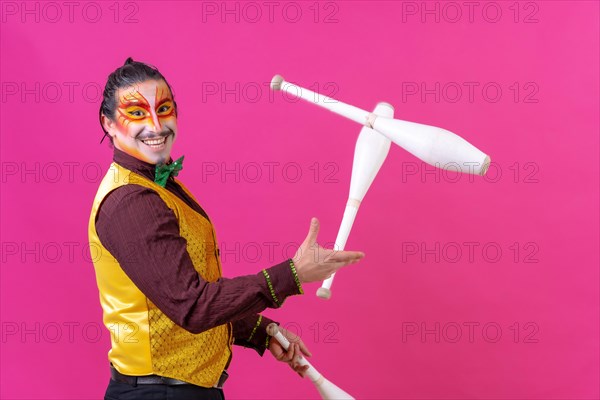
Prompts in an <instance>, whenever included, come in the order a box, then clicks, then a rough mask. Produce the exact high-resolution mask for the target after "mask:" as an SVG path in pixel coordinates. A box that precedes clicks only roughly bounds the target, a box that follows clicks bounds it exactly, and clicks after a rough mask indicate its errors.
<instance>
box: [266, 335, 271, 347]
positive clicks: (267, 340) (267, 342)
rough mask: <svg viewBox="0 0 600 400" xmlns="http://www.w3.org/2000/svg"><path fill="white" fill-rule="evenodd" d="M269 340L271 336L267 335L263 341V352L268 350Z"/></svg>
mask: <svg viewBox="0 0 600 400" xmlns="http://www.w3.org/2000/svg"><path fill="white" fill-rule="evenodd" d="M270 340H271V336H269V335H267V339H266V340H265V351H266V350H269V341H270Z"/></svg>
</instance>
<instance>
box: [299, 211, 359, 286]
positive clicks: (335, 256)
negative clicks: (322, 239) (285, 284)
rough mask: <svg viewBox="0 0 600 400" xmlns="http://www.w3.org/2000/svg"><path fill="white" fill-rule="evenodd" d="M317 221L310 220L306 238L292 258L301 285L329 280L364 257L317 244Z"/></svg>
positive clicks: (357, 253) (353, 252) (356, 253)
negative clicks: (346, 266)
mask: <svg viewBox="0 0 600 400" xmlns="http://www.w3.org/2000/svg"><path fill="white" fill-rule="evenodd" d="M318 234H319V220H318V219H316V218H312V220H311V221H310V229H309V231H308V236H306V239H304V242H303V243H302V245H301V246H300V248H299V249H298V251H297V252H296V254H295V255H294V257H293V258H292V260H293V261H294V265H295V267H296V273H297V274H298V279H300V282H301V283H305V282H318V281H323V280H325V279H327V278H329V277H330V276H331V275H332V274H333V273H334V272H336V271H337V270H338V269H340V268H342V267H343V266H345V265H348V264H354V263H356V262H358V261H360V259H361V258H363V257H364V256H365V253H363V252H360V251H338V250H333V249H325V248H323V247H321V246H319V245H318V244H317V235H318Z"/></svg>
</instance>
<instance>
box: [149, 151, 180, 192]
mask: <svg viewBox="0 0 600 400" xmlns="http://www.w3.org/2000/svg"><path fill="white" fill-rule="evenodd" d="M183 157H184V156H181V157H179V158H178V159H177V160H175V161H173V162H172V163H171V164H168V165H167V164H159V165H157V166H156V171H155V173H154V182H156V183H158V184H159V185H160V186H162V187H165V185H166V184H167V179H169V176H171V175H173V176H177V174H179V171H181V170H182V169H183Z"/></svg>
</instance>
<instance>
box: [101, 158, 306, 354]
mask: <svg viewBox="0 0 600 400" xmlns="http://www.w3.org/2000/svg"><path fill="white" fill-rule="evenodd" d="M113 160H114V162H116V163H117V164H119V165H121V166H122V167H125V168H127V169H129V170H131V171H133V172H136V173H138V174H139V175H142V176H143V177H146V178H148V179H149V180H151V181H154V170H155V165H154V164H150V163H147V162H144V161H141V160H139V159H137V158H135V157H133V156H131V155H129V154H127V153H125V152H123V151H121V150H119V149H117V148H114V157H113ZM172 161H173V160H172V159H170V160H169V163H171V162H172ZM165 188H166V189H167V190H169V191H170V192H171V193H173V194H174V195H176V196H177V197H179V198H180V199H182V200H183V201H184V202H185V203H187V204H188V205H189V206H190V207H191V208H192V209H194V210H195V211H196V212H198V213H199V214H200V215H202V216H203V217H204V218H207V219H208V215H207V214H206V212H205V211H204V210H203V209H202V208H201V207H200V205H199V204H198V203H196V202H195V201H194V200H193V199H192V198H190V197H189V196H188V195H187V194H186V193H185V192H184V191H183V189H182V188H181V187H180V186H179V184H177V182H176V181H175V180H174V179H173V177H169V179H168V180H167V183H166V185H165ZM96 231H97V232H98V237H99V239H100V242H101V243H102V245H103V246H104V247H105V248H106V249H107V250H108V251H109V252H110V253H111V254H112V255H113V256H114V257H115V258H116V259H117V261H118V262H119V265H120V266H121V268H123V271H124V272H125V273H126V274H127V276H128V277H129V278H130V279H131V280H132V281H133V283H134V284H135V285H136V286H137V287H138V288H139V289H140V290H141V291H142V293H144V294H145V295H146V296H147V297H148V298H149V299H150V300H151V301H152V302H153V303H154V304H155V305H156V306H157V307H158V308H159V309H160V310H161V311H162V312H163V313H164V314H165V315H166V316H167V317H169V318H170V319H171V320H173V322H175V323H176V324H177V325H179V326H181V327H182V328H184V329H186V330H188V331H189V332H192V333H200V332H203V331H205V330H208V329H211V328H213V327H215V326H218V325H222V324H225V323H227V322H232V323H233V336H234V338H235V342H234V343H235V344H237V345H241V346H244V347H250V348H253V349H255V350H256V351H257V352H258V353H259V354H260V355H261V356H262V354H263V353H264V351H265V343H266V338H267V334H266V331H265V328H266V326H267V325H268V324H269V323H271V322H273V321H272V320H270V319H268V318H265V317H262V321H261V323H260V326H259V327H258V328H257V329H254V328H255V327H256V324H257V322H258V320H259V317H260V316H259V315H258V314H257V313H259V312H261V311H263V310H264V309H265V308H267V307H270V308H277V307H279V306H278V304H277V303H276V302H275V301H274V299H273V297H272V295H271V292H270V289H269V286H268V284H267V281H266V279H265V276H264V275H263V273H262V271H261V272H259V273H257V274H255V275H246V276H239V277H236V278H233V279H230V278H223V277H222V278H219V279H218V280H217V281H216V282H213V283H208V282H206V281H205V280H203V279H202V277H201V276H200V275H199V274H198V273H197V272H196V270H195V269H194V266H193V263H192V260H191V258H190V256H189V254H188V252H187V247H186V246H187V244H186V243H187V242H186V240H185V239H184V238H183V237H181V236H180V235H179V223H178V220H177V218H176V217H175V214H174V213H173V211H172V210H171V209H170V208H169V207H167V205H166V204H165V202H164V201H163V200H162V199H161V198H160V196H159V195H158V193H157V192H155V191H154V190H152V189H150V188H146V187H144V186H140V185H135V184H128V185H124V186H121V187H119V188H117V189H115V190H113V191H112V192H111V193H109V194H108V195H107V196H106V197H105V199H104V201H103V202H102V204H101V205H100V209H99V210H98V213H97V217H96ZM289 261H290V260H289V259H288V260H286V261H284V262H282V263H281V264H278V265H275V266H273V267H271V268H267V269H266V271H267V272H268V274H269V277H270V280H271V283H272V286H273V289H274V290H275V294H276V296H277V299H278V300H279V302H280V303H283V300H284V299H285V298H286V297H287V296H290V295H296V294H300V291H299V287H298V285H297V284H296V281H295V279H294V275H293V273H292V270H291V268H290V264H289ZM253 331H254V334H252V332H253Z"/></svg>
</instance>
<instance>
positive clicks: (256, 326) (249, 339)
mask: <svg viewBox="0 0 600 400" xmlns="http://www.w3.org/2000/svg"><path fill="white" fill-rule="evenodd" d="M261 322H262V315H260V314H259V315H258V321H256V325H254V329H252V333H250V337H248V339H247V341H248V342H251V341H252V338H253V337H254V334H255V333H256V330H257V329H258V327H259V326H260V323H261Z"/></svg>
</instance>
